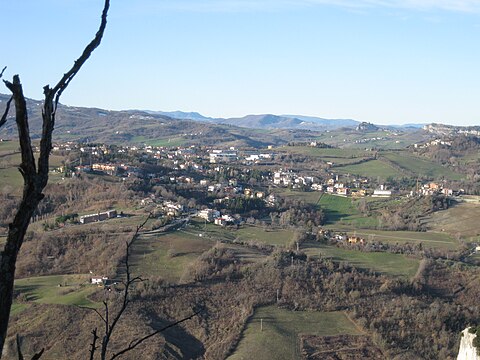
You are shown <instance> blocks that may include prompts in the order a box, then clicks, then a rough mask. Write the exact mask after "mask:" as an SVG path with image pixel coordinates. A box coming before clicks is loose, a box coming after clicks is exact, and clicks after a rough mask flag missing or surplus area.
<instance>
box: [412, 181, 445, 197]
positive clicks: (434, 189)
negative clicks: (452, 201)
mask: <svg viewBox="0 0 480 360" xmlns="http://www.w3.org/2000/svg"><path fill="white" fill-rule="evenodd" d="M435 194H443V195H445V196H452V195H453V194H454V191H453V189H450V188H447V187H444V186H443V184H438V183H435V182H430V183H428V184H424V185H422V186H421V187H418V188H417V190H416V191H412V192H411V193H410V195H435Z"/></svg>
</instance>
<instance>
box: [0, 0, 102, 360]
mask: <svg viewBox="0 0 480 360" xmlns="http://www.w3.org/2000/svg"><path fill="white" fill-rule="evenodd" d="M109 6H110V1H109V0H105V4H104V8H103V12H102V17H101V23H100V27H99V29H98V31H97V33H96V35H95V37H94V39H93V40H92V41H91V42H90V44H88V45H87V47H86V48H85V49H84V51H83V53H82V55H81V56H80V57H79V58H78V59H77V60H76V61H75V63H74V65H73V66H72V68H71V69H70V70H69V71H68V72H67V73H66V74H64V75H63V77H62V78H61V80H60V81H59V82H58V83H57V85H55V87H53V88H50V86H48V85H47V86H45V87H44V89H43V90H44V96H45V99H44V104H43V111H42V119H43V127H42V137H41V140H40V154H39V156H38V163H36V162H35V157H34V155H33V148H32V143H31V139H30V131H29V127H28V114H27V105H26V100H25V96H24V95H23V89H22V84H21V82H20V78H19V76H18V75H15V76H14V77H13V81H12V82H9V81H4V82H5V85H6V86H7V88H8V89H9V90H10V91H11V93H12V98H11V100H12V99H13V102H14V104H15V119H16V123H17V130H18V138H19V142H20V149H21V154H22V163H21V165H20V166H19V170H20V172H21V173H22V176H23V183H24V185H23V195H22V200H21V202H20V205H19V206H18V209H17V212H16V214H15V217H14V220H13V222H12V223H11V224H9V229H8V236H7V242H6V244H5V247H4V250H3V251H2V252H1V253H0V358H1V357H2V351H3V347H4V344H5V339H6V336H7V329H8V321H9V318H10V309H11V306H12V297H13V281H14V278H15V266H16V262H17V257H18V253H19V251H20V248H21V246H22V243H23V239H24V237H25V233H26V231H27V228H28V225H29V223H30V219H31V217H32V215H33V213H34V211H35V209H36V208H37V206H38V204H39V202H40V201H41V200H42V199H43V197H44V195H43V189H44V188H45V186H46V185H47V182H48V168H49V166H48V164H49V156H50V151H51V148H52V133H53V129H54V126H55V115H56V111H57V106H58V102H59V99H60V96H61V95H62V93H63V91H64V90H65V89H66V88H67V86H68V85H69V83H70V81H71V80H72V79H73V78H74V77H75V75H76V74H77V73H78V71H79V70H80V68H81V67H82V66H83V64H84V63H85V62H86V61H87V59H88V58H89V57H90V55H91V54H92V52H93V51H94V50H95V49H96V48H97V47H98V45H100V42H101V40H102V37H103V33H104V31H105V27H106V24H107V13H108V8H109ZM2 74H3V71H2ZM0 77H1V75H0ZM11 100H10V101H9V102H8V103H7V108H6V109H5V112H4V114H3V116H2V118H1V120H0V126H2V125H4V124H5V122H6V121H7V116H8V111H9V107H10V102H11Z"/></svg>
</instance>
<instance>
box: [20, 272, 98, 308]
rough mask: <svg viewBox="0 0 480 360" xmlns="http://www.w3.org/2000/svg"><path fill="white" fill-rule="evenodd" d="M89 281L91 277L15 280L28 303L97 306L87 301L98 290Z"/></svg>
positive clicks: (44, 277) (47, 277) (50, 277)
mask: <svg viewBox="0 0 480 360" xmlns="http://www.w3.org/2000/svg"><path fill="white" fill-rule="evenodd" d="M89 279H90V276H89V275H53V276H38V277H33V278H25V279H18V280H15V290H16V291H18V292H19V293H20V294H22V296H24V297H25V300H26V301H27V302H30V301H33V302H37V303H41V304H61V305H78V306H96V304H95V303H94V302H92V301H90V300H89V299H87V297H88V295H90V294H92V293H93V292H94V291H95V290H97V287H96V286H94V285H90V284H89ZM59 285H61V286H59ZM18 306H20V305H18Z"/></svg>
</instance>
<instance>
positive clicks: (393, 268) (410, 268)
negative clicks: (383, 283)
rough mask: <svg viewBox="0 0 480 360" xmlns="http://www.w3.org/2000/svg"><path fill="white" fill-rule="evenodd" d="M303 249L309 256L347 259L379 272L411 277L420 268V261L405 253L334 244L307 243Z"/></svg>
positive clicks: (334, 259) (335, 259)
mask: <svg viewBox="0 0 480 360" xmlns="http://www.w3.org/2000/svg"><path fill="white" fill-rule="evenodd" d="M302 250H303V251H304V252H305V253H306V254H307V255H309V256H313V257H317V256H321V257H327V258H331V259H332V260H333V261H346V262H348V263H349V264H351V265H353V266H355V267H359V268H362V269H372V270H373V271H377V272H379V273H383V274H388V275H393V276H401V277H406V278H411V277H412V276H414V275H415V273H416V272H417V269H418V264H419V261H418V260H417V259H411V258H408V257H406V256H404V255H400V254H392V253H386V252H361V251H358V250H350V249H343V248H338V247H336V246H334V245H326V244H321V243H306V244H303V245H302Z"/></svg>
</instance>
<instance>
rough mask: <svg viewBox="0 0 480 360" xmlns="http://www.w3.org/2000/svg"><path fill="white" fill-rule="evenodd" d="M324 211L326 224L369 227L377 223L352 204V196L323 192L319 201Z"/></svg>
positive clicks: (345, 226)
mask: <svg viewBox="0 0 480 360" xmlns="http://www.w3.org/2000/svg"><path fill="white" fill-rule="evenodd" d="M318 204H319V205H320V208H321V209H322V210H323V211H324V212H325V215H326V225H327V226H332V227H335V226H339V225H340V226H342V227H344V228H346V229H348V228H371V227H375V226H376V225H377V220H376V219H375V218H374V217H365V216H363V214H361V213H360V212H359V211H358V210H357V208H356V207H355V205H354V201H353V200H352V198H346V197H342V196H336V195H330V194H323V196H322V197H321V199H320V201H319V203H318Z"/></svg>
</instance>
